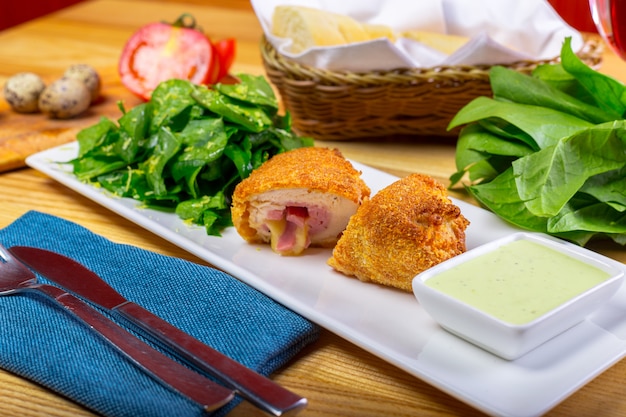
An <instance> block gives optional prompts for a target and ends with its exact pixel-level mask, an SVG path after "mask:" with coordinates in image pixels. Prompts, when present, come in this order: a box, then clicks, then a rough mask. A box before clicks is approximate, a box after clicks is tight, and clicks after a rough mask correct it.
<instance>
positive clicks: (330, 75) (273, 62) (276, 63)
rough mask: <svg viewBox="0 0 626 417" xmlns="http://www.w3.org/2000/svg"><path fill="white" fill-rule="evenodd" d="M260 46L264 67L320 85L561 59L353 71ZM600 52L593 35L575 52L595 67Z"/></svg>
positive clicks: (264, 42) (479, 71)
mask: <svg viewBox="0 0 626 417" xmlns="http://www.w3.org/2000/svg"><path fill="white" fill-rule="evenodd" d="M260 49H261V55H262V58H263V62H264V64H265V65H266V66H268V67H270V68H274V69H278V70H280V71H282V72H284V73H285V75H287V76H289V77H290V78H292V79H298V80H310V79H313V80H316V81H317V82H320V83H322V84H327V83H329V84H344V83H347V84H352V83H357V84H360V83H363V82H364V81H367V84H376V83H377V81H378V82H393V81H394V80H397V81H398V82H403V83H404V82H406V78H407V77H408V78H412V79H416V78H417V79H424V78H426V79H432V78H437V77H444V78H448V77H450V76H454V77H462V78H463V77H469V78H481V79H482V78H484V77H486V76H488V72H489V70H490V69H491V68H492V67H494V66H496V65H498V66H504V67H508V68H511V69H515V70H518V71H522V72H530V71H532V70H533V69H534V68H536V67H537V66H539V65H542V64H547V63H555V62H559V61H560V56H556V57H553V58H550V59H544V60H537V61H533V60H520V61H516V62H513V63H508V64H484V65H440V66H434V67H416V68H408V67H404V68H396V69H392V70H380V71H368V72H354V71H334V70H328V69H323V68H317V67H312V66H309V65H306V64H301V63H299V62H296V61H294V60H292V59H290V58H288V57H286V56H284V55H282V54H280V53H279V52H278V51H277V50H276V49H275V48H274V46H273V45H272V44H271V43H270V42H269V40H268V39H267V38H266V37H265V36H263V37H262V39H261V48H260ZM602 52H603V44H602V42H601V41H600V40H599V39H597V38H595V37H591V36H586V37H584V44H583V47H582V48H581V50H580V51H578V52H577V55H578V56H579V58H580V59H581V60H582V61H583V62H585V63H586V64H587V65H589V66H590V67H592V68H597V67H599V65H600V64H601V62H602Z"/></svg>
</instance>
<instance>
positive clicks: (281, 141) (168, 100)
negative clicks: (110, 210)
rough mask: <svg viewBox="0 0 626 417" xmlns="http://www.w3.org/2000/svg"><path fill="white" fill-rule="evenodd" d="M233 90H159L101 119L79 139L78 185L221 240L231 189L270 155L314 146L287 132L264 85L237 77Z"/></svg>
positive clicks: (167, 85)
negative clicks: (168, 214)
mask: <svg viewBox="0 0 626 417" xmlns="http://www.w3.org/2000/svg"><path fill="white" fill-rule="evenodd" d="M238 77H239V79H240V81H241V82H240V83H238V84H232V85H227V84H216V85H214V86H212V87H207V86H198V85H194V84H192V83H191V82H189V81H185V80H176V79H174V80H169V81H165V82H163V83H161V84H160V85H159V86H158V87H157V88H156V89H155V90H154V92H153V93H152V98H151V100H150V101H149V102H146V103H143V104H140V105H138V106H136V107H134V108H132V109H130V110H129V111H125V109H124V108H123V107H122V106H120V108H121V110H122V113H123V115H122V117H121V118H120V119H119V120H118V123H115V122H113V121H111V120H109V119H106V118H103V119H101V120H100V122H99V123H97V124H96V125H93V126H91V127H88V128H86V129H83V130H82V131H80V132H79V133H78V136H77V139H78V145H79V151H78V157H77V158H76V159H74V160H73V161H71V164H72V166H73V172H74V174H75V175H76V177H77V178H78V179H80V180H81V181H85V182H92V183H97V184H99V185H100V186H102V187H103V188H105V189H107V190H109V191H110V192H112V193H114V194H116V195H118V196H121V197H130V198H134V199H137V200H140V201H142V202H143V203H144V205H145V206H146V207H150V208H155V209H159V210H167V211H172V212H175V213H177V214H178V216H179V217H181V218H182V219H185V220H187V221H190V222H192V223H195V224H199V225H203V226H204V227H205V228H206V230H207V233H208V234H210V235H218V236H219V235H220V233H221V231H222V230H223V228H224V227H227V226H229V225H231V224H232V221H231V218H230V198H231V196H232V192H233V189H234V187H235V186H236V185H237V184H238V183H239V182H240V181H241V180H242V179H244V178H246V177H247V176H248V175H250V173H251V172H252V170H254V169H256V168H258V167H259V166H260V165H261V164H262V163H263V162H265V161H267V160H268V159H269V158H270V157H272V156H273V155H276V154H278V153H281V152H285V151H288V150H291V149H295V148H299V147H304V146H312V145H313V140H312V139H310V138H305V137H300V136H298V135H296V134H295V133H294V132H293V131H292V130H291V119H290V117H289V114H286V115H284V116H280V115H278V101H277V99H276V97H275V95H274V93H273V90H272V88H271V87H270V85H269V84H268V83H267V81H266V80H265V78H263V77H261V76H259V77H255V76H251V75H246V74H239V75H238Z"/></svg>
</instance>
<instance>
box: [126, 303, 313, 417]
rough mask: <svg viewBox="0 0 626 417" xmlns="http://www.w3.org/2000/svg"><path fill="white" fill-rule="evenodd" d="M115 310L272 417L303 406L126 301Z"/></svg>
mask: <svg viewBox="0 0 626 417" xmlns="http://www.w3.org/2000/svg"><path fill="white" fill-rule="evenodd" d="M114 310H115V311H118V312H119V313H120V314H122V315H123V316H124V317H126V318H127V319H128V320H130V321H131V322H133V323H134V324H135V325H137V326H139V327H140V328H142V329H143V330H144V331H146V332H147V333H148V334H150V335H152V336H153V337H154V338H156V339H158V340H159V341H160V342H163V343H164V344H165V345H167V346H168V347H169V348H170V349H172V351H174V352H176V353H178V354H179V355H180V356H181V357H183V358H184V359H186V360H187V361H189V363H190V364H192V365H194V366H196V367H197V368H198V369H200V370H202V371H205V372H207V373H209V374H210V375H212V376H213V377H215V378H217V379H218V380H219V381H220V382H222V383H223V384H225V385H226V386H228V387H230V388H232V389H234V390H235V391H237V393H238V394H239V395H241V396H242V397H243V398H245V399H246V400H248V401H249V402H251V403H252V404H254V405H255V406H257V407H258V408H260V409H262V410H264V411H266V412H268V413H270V414H272V415H275V416H293V415H295V414H297V413H298V412H300V411H301V410H302V409H304V408H305V407H306V405H307V400H306V398H303V397H301V396H299V395H296V394H294V393H293V392H291V391H289V390H287V389H285V388H283V387H281V386H280V385H278V384H276V383H275V382H274V381H272V380H271V379H269V378H266V377H265V376H263V375H260V374H258V373H256V372H254V371H253V370H251V369H249V368H247V367H245V366H243V365H242V364H240V363H239V362H237V361H235V360H233V359H231V358H229V357H228V356H226V355H224V354H222V353H221V352H219V351H217V350H215V349H213V348H211V347H209V346H207V345H206V344H204V343H202V342H200V341H199V340H198V339H195V338H194V337H192V336H190V335H188V334H187V333H185V332H183V331H182V330H180V329H178V328H176V327H174V326H173V325H171V324H169V323H168V322H166V321H165V320H163V319H161V318H160V317H158V316H156V315H154V314H152V313H151V312H149V311H148V310H146V309H144V308H143V307H141V306H140V305H138V304H135V303H133V302H130V301H129V302H127V303H125V304H122V305H120V306H118V307H115V309H114Z"/></svg>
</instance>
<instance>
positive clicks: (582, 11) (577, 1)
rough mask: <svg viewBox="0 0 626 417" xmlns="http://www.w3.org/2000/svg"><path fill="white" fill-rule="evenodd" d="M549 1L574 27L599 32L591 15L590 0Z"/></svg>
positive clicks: (584, 30) (583, 30)
mask: <svg viewBox="0 0 626 417" xmlns="http://www.w3.org/2000/svg"><path fill="white" fill-rule="evenodd" d="M548 2H549V3H550V4H551V5H552V7H553V8H554V10H556V11H557V13H559V15H561V17H562V18H563V20H565V21H566V22H567V23H568V24H569V25H570V26H572V27H573V28H574V29H576V30H578V31H580V32H590V33H597V32H598V29H597V28H596V25H595V23H594V22H593V19H592V17H591V9H590V8H589V0H548Z"/></svg>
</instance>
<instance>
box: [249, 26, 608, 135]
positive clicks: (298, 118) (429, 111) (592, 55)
mask: <svg viewBox="0 0 626 417" xmlns="http://www.w3.org/2000/svg"><path fill="white" fill-rule="evenodd" d="M261 55H262V58H263V64H264V66H265V70H266V71H267V75H268V77H269V79H270V81H271V82H272V83H273V84H274V86H275V87H276V88H277V89H278V92H279V94H280V96H281V98H282V101H283V105H284V106H285V109H287V110H289V112H290V113H291V116H292V119H293V127H294V129H295V130H296V131H297V132H298V133H299V134H301V135H306V136H311V137H313V138H315V139H318V140H353V139H364V138H372V137H376V138H380V137H384V136H394V135H411V136H457V135H458V131H457V130H453V131H447V126H448V123H449V122H450V120H451V119H452V117H453V116H454V115H455V114H456V113H457V112H458V111H459V110H460V109H461V108H462V107H463V106H464V105H465V104H467V103H468V102H469V101H471V100H472V99H474V98H475V97H478V96H481V95H486V96H491V87H490V84H489V68H490V66H489V65H484V66H441V67H435V68H410V69H398V70H393V71H381V72H368V73H354V72H334V71H328V70H323V69H319V68H314V67H309V66H305V65H301V64H298V63H296V62H294V61H292V60H289V59H288V58H286V57H284V56H283V55H281V54H279V53H278V52H277V51H276V50H275V49H274V47H273V46H272V45H271V44H270V43H269V42H268V41H267V40H266V39H265V38H263V40H262V41H261ZM578 56H579V57H580V58H581V59H582V60H583V61H584V62H585V63H586V64H587V65H589V66H591V67H593V68H597V67H598V66H599V65H600V63H601V61H602V43H601V42H600V41H599V40H598V39H596V38H589V39H586V41H585V45H584V47H583V49H582V50H581V51H580V52H579V54H578ZM557 59H558V58H555V59H554V60H551V61H550V60H548V61H522V62H517V63H514V64H510V65H507V66H508V67H509V68H513V69H515V70H517V71H520V72H524V73H529V72H531V71H532V70H533V69H534V68H535V67H536V66H537V65H539V64H542V63H546V62H553V61H556V60H557Z"/></svg>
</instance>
